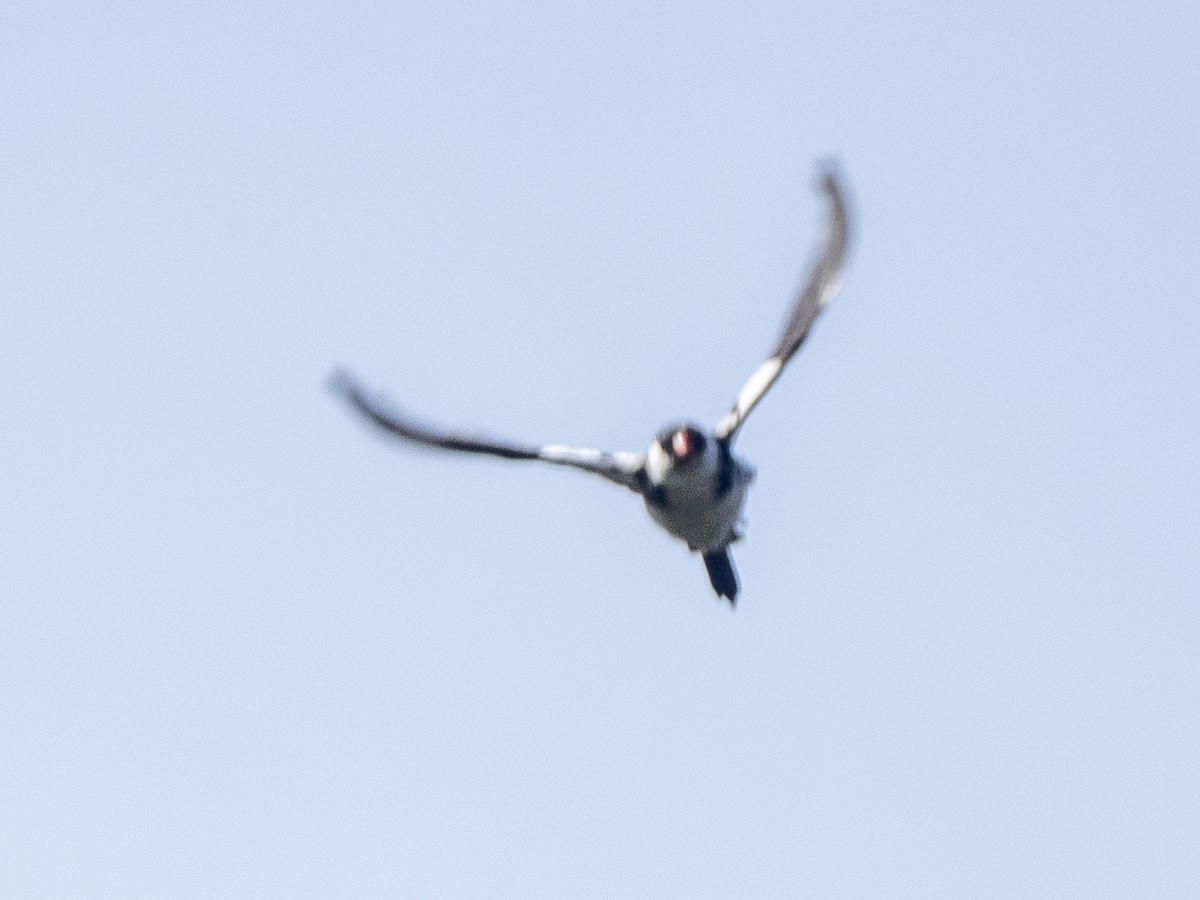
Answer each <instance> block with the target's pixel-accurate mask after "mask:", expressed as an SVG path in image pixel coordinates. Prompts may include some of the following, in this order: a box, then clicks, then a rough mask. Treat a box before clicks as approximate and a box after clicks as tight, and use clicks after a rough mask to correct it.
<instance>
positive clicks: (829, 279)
mask: <svg viewBox="0 0 1200 900" xmlns="http://www.w3.org/2000/svg"><path fill="white" fill-rule="evenodd" d="M818 186H819V189H820V190H821V192H822V193H823V194H824V195H825V198H826V200H827V201H828V204H829V211H828V215H827V218H826V222H825V235H824V240H823V242H822V244H821V245H820V248H819V250H818V252H817V255H816V258H815V259H814V260H813V263H812V267H811V269H810V271H809V273H808V277H807V279H806V280H805V282H804V286H803V288H802V289H801V290H800V292H799V294H798V295H797V297H796V299H795V301H794V303H793V304H792V308H791V311H790V312H789V314H788V317H787V321H786V323H785V324H784V327H783V333H782V334H781V335H780V336H779V340H778V342H777V343H776V344H775V347H774V349H773V350H772V351H771V353H770V355H769V356H768V357H767V359H766V360H765V361H764V362H763V363H762V364H761V365H760V366H759V367H758V368H757V369H755V371H754V374H752V375H751V376H750V378H749V380H748V381H747V382H746V383H745V384H744V385H743V386H742V389H741V390H740V391H739V392H738V395H737V400H736V401H735V402H734V404H733V406H732V408H731V409H730V410H729V412H727V413H726V414H725V416H724V417H723V418H722V419H721V420H720V421H719V422H718V423H717V424H716V427H714V428H713V429H712V430H711V431H705V429H703V428H702V427H701V426H699V425H697V424H695V423H693V422H679V423H675V424H671V425H668V426H666V427H665V428H663V429H662V430H661V431H659V432H658V434H656V435H655V436H654V440H652V441H651V442H650V447H649V449H647V451H646V452H645V453H628V452H616V453H608V452H605V451H601V450H587V449H582V448H577V447H566V446H563V445H560V444H546V445H544V446H540V447H539V446H533V445H526V444H520V443H515V442H512V441H508V440H502V439H496V438H491V437H487V436H483V435H479V434H475V433H469V432H461V431H451V430H447V429H444V428H441V427H439V426H437V425H434V424H431V423H429V422H426V421H423V420H421V419H419V418H416V417H414V416H412V415H410V414H409V413H408V412H406V411H405V410H403V409H400V408H398V407H396V406H394V405H392V404H390V403H389V402H387V400H386V399H384V398H383V397H382V396H379V395H377V394H375V393H373V392H369V391H368V390H367V389H366V388H365V387H364V386H363V385H362V384H361V383H360V382H359V381H358V380H357V379H356V378H355V377H354V376H353V375H351V374H350V373H348V372H346V371H344V370H338V371H335V372H334V374H333V377H332V379H331V386H332V388H333V390H334V391H336V392H337V393H339V394H341V395H342V396H343V397H344V398H345V399H346V400H347V401H348V402H349V403H350V404H351V405H352V406H353V407H354V408H355V409H357V410H358V411H359V412H360V413H362V415H364V416H365V417H366V418H367V419H368V420H369V421H370V422H372V423H374V424H375V425H377V426H378V427H379V428H381V429H383V430H384V431H385V432H387V433H389V434H392V435H395V436H396V437H399V438H402V439H403V440H405V441H408V442H410V443H412V444H418V445H422V446H426V447H432V448H435V449H438V450H447V451H454V452H459V453H481V454H485V455H488V456H498V457H501V458H502V459H517V460H539V461H541V462H546V463H551V464H553V465H557V466H568V467H570V468H573V469H581V470H583V471H585V472H591V473H592V474H594V475H599V476H600V477H601V478H606V479H608V480H609V481H612V482H615V483H616V484H619V485H621V486H623V487H626V488H628V489H629V490H631V491H633V492H634V493H636V494H638V495H640V496H641V498H642V500H643V502H644V503H645V504H646V510H647V511H648V512H649V514H650V518H651V519H653V520H654V521H655V522H656V523H657V524H658V525H659V526H660V527H662V528H663V529H664V530H665V531H666V532H667V533H668V534H670V535H671V536H672V537H675V538H678V539H679V540H681V541H683V542H684V543H685V544H687V546H688V549H689V550H690V551H692V552H694V553H699V554H700V555H701V557H702V558H703V559H704V565H705V568H706V569H707V571H708V578H709V581H710V583H711V584H712V587H713V590H714V591H716V593H717V596H718V597H724V598H725V599H726V600H728V601H729V603H730V605H733V604H735V603H736V601H737V594H738V578H737V572H736V571H735V569H734V567H733V559H732V557H731V556H730V552H729V545H730V544H732V543H733V542H734V541H737V540H740V539H741V536H742V535H741V533H740V532H739V530H738V525H739V521H740V518H741V513H742V505H743V504H744V503H745V500H746V491H747V489H748V488H749V486H750V483H751V481H753V479H754V468H753V466H751V465H750V464H749V463H747V462H746V461H745V460H743V459H741V458H740V457H738V456H737V455H735V454H734V452H733V442H734V440H735V439H736V438H737V435H738V432H739V430H740V429H741V427H742V425H743V423H744V422H745V421H746V417H747V416H749V415H750V413H751V411H753V409H754V407H755V406H757V405H758V402H759V401H760V400H761V399H762V398H763V396H764V395H765V394H766V393H767V391H768V390H770V388H771V385H773V384H774V383H775V381H776V380H777V379H778V378H779V375H780V373H781V372H782V371H783V368H784V366H786V365H787V362H788V360H790V359H791V358H792V357H793V356H794V355H795V354H796V351H797V350H799V349H800V345H801V344H803V343H804V340H805V338H807V337H808V333H809V331H810V329H811V328H812V325H813V322H814V321H816V318H817V316H818V315H820V313H821V311H822V310H823V309H825V307H826V306H828V305H829V302H830V300H832V299H833V297H834V295H835V294H836V293H837V290H838V287H839V284H840V281H841V274H842V266H843V264H844V262H845V258H846V247H847V244H848V241H849V222H848V214H847V209H846V206H847V204H846V193H845V189H844V187H843V185H842V183H841V182H840V180H839V175H838V173H837V171H836V170H835V168H834V167H832V166H828V167H826V168H824V169H823V170H822V171H821V172H820V175H819V178H818Z"/></svg>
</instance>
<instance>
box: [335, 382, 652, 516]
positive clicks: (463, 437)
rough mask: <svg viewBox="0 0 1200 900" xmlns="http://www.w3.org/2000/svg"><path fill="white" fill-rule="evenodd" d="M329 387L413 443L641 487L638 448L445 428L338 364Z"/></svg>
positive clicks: (630, 487)
mask: <svg viewBox="0 0 1200 900" xmlns="http://www.w3.org/2000/svg"><path fill="white" fill-rule="evenodd" d="M330 388H331V389H332V390H333V391H334V392H335V393H338V394H340V395H341V396H342V397H344V398H345V399H346V400H347V401H349V403H350V404H351V405H352V406H353V407H354V408H355V409H357V410H358V411H359V412H360V413H362V414H363V415H364V416H366V417H367V418H368V419H369V420H370V421H372V422H373V423H375V425H377V426H378V427H380V428H382V429H383V430H384V431H386V432H388V433H390V434H394V435H396V436H397V437H400V438H403V439H404V440H406V441H411V442H413V443H414V444H421V445H423V446H426V447H433V448H435V449H438V450H452V451H457V452H460V453H482V454H486V455H488V456H499V457H501V458H502V459H536V460H541V461H542V462H548V463H553V464H554V465H556V466H570V467H571V468H573V469H581V470H583V471H584V472H591V473H592V474H594V475H599V476H601V477H602V478H607V479H608V480H609V481H613V482H616V483H617V484H619V485H622V486H623V487H627V488H629V489H630V490H631V491H636V492H638V493H641V492H642V489H643V484H644V480H645V479H644V475H643V465H644V463H645V456H644V455H643V454H640V453H623V452H618V453H606V452H604V451H601V450H587V449H583V448H579V447H564V446H561V445H558V444H547V445H545V446H543V447H533V446H527V445H522V444H515V443H512V442H510V441H506V440H498V439H496V438H491V437H484V436H482V435H477V434H469V433H465V432H459V431H448V430H446V429H443V428H440V427H438V426H436V425H432V424H430V423H427V422H421V421H419V420H417V419H414V418H413V417H412V416H410V415H409V414H408V413H406V412H404V411H402V410H400V409H398V408H396V407H395V406H392V405H391V404H389V403H387V402H386V401H384V400H383V398H381V397H379V396H373V395H371V394H369V393H368V392H367V390H366V389H365V388H364V387H363V385H362V384H361V383H360V382H359V381H358V380H357V379H355V378H354V376H353V375H351V374H350V373H349V372H346V371H344V370H339V371H336V372H334V374H333V376H332V378H331V379H330Z"/></svg>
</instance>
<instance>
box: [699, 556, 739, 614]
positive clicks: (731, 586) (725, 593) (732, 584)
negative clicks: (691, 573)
mask: <svg viewBox="0 0 1200 900" xmlns="http://www.w3.org/2000/svg"><path fill="white" fill-rule="evenodd" d="M704 567H705V568H706V569H708V580H709V582H710V583H711V584H712V586H713V590H714V591H716V592H717V595H718V596H720V597H725V598H726V599H727V600H729V605H730V606H734V605H735V604H736V603H737V592H738V580H737V570H736V569H734V568H733V557H731V556H730V555H729V548H727V547H725V548H722V549H720V550H717V551H715V552H713V553H705V554H704Z"/></svg>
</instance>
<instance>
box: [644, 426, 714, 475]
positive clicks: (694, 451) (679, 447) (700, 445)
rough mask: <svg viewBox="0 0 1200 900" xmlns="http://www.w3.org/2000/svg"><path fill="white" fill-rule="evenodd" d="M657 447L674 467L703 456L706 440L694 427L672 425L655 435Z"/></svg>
mask: <svg viewBox="0 0 1200 900" xmlns="http://www.w3.org/2000/svg"><path fill="white" fill-rule="evenodd" d="M656 439H657V441H658V446H659V447H660V448H662V451H663V453H665V454H666V455H667V457H668V458H669V459H670V460H671V461H672V462H673V463H675V464H676V465H687V464H689V463H691V462H692V461H693V460H696V459H699V458H700V457H702V456H703V455H704V448H705V446H706V445H707V443H708V438H707V437H705V435H704V433H703V432H702V431H700V429H698V428H696V426H694V425H688V424H685V425H672V426H670V427H669V428H664V429H663V430H662V431H660V432H659V433H658V435H657V438H656Z"/></svg>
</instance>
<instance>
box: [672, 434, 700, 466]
mask: <svg viewBox="0 0 1200 900" xmlns="http://www.w3.org/2000/svg"><path fill="white" fill-rule="evenodd" d="M671 452H672V453H673V454H674V455H675V458H676V459H687V458H688V457H690V456H691V455H692V454H693V453H694V452H696V445H695V444H693V443H692V439H691V437H690V436H689V435H688V433H687V432H686V431H682V430H681V431H677V432H675V434H674V436H672V438H671Z"/></svg>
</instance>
